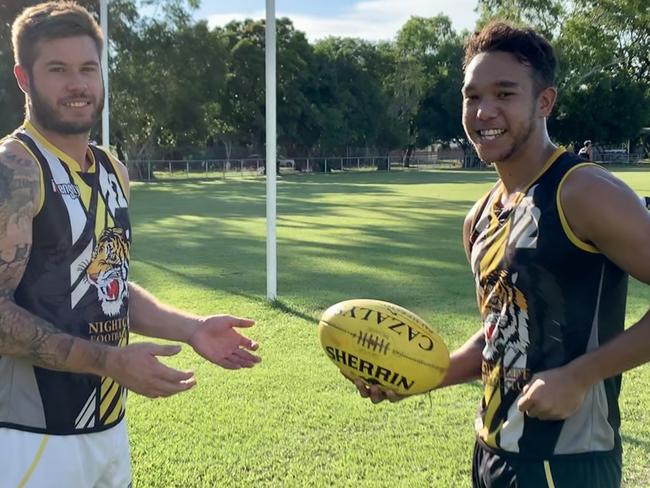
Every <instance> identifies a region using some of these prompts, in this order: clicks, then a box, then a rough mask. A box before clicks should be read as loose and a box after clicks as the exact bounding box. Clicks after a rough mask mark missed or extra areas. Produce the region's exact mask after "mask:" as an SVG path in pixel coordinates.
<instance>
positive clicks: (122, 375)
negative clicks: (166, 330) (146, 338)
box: [106, 342, 196, 398]
mask: <svg viewBox="0 0 650 488" xmlns="http://www.w3.org/2000/svg"><path fill="white" fill-rule="evenodd" d="M180 351H181V347H180V346H178V345H160V344H154V343H151V342H139V343H136V344H129V345H128V346H126V347H122V348H113V349H112V350H111V354H109V357H108V360H107V364H106V375H107V376H110V377H111V378H113V379H114V380H115V381H117V382H118V383H119V384H120V385H122V386H124V387H125V388H127V389H129V390H131V391H133V392H135V393H138V394H140V395H144V396H146V397H149V398H157V397H168V396H171V395H174V394H176V393H180V392H182V391H186V390H189V389H190V388H192V387H193V386H194V385H195V384H196V378H194V373H192V372H191V371H179V370H176V369H173V368H170V367H168V366H165V365H164V364H163V363H161V362H160V361H159V360H158V356H174V355H176V354H178V353H179V352H180Z"/></svg>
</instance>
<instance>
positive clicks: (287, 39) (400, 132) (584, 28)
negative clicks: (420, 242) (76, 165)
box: [0, 0, 650, 160]
mask: <svg viewBox="0 0 650 488" xmlns="http://www.w3.org/2000/svg"><path fill="white" fill-rule="evenodd" d="M35 3H38V2H37V1H31V0H29V1H24V0H8V1H5V2H3V3H2V5H0V111H1V112H2V113H3V114H5V117H3V118H2V119H0V130H1V131H2V133H8V132H10V131H11V130H13V128H15V127H16V126H17V125H18V124H20V122H21V120H22V117H23V103H24V100H23V97H22V94H21V93H20V92H19V90H18V89H17V87H16V85H15V82H14V81H13V75H12V69H11V68H12V65H13V58H12V53H11V49H10V27H11V21H12V20H13V18H14V17H15V16H16V15H17V13H18V12H20V10H21V9H22V8H24V7H25V6H27V5H30V4H35ZM80 3H82V4H85V5H86V6H87V7H88V8H89V9H90V10H91V11H94V12H96V11H97V10H98V5H97V4H98V2H96V0H83V1H81V2H80ZM109 5H110V10H109V29H110V31H109V32H110V45H109V55H110V62H109V64H110V65H109V76H110V83H109V90H110V107H111V141H112V143H113V144H115V145H116V146H117V147H118V150H119V152H120V153H121V154H123V155H124V157H128V158H130V159H147V158H160V157H165V158H171V159H189V158H205V157H210V158H217V157H219V158H221V157H226V158H230V157H243V156H247V155H252V154H258V155H260V154H264V143H265V87H264V21H262V20H245V21H234V22H231V23H229V24H227V25H226V26H224V27H212V28H211V27H209V26H208V24H207V23H206V22H205V21H196V20H195V19H193V17H192V11H193V9H195V8H197V7H198V0H145V1H136V0H111V1H110V4H109ZM143 6H146V7H147V8H146V9H145V10H143V9H142V7H143ZM477 8H478V11H479V14H480V18H479V21H478V23H477V29H478V28H479V27H480V26H481V25H483V24H484V23H485V22H487V21H488V19H490V18H493V17H494V16H499V17H501V18H506V19H510V20H513V21H515V22H522V23H526V24H528V25H531V26H533V27H535V28H537V29H539V30H540V31H542V32H543V33H544V34H545V35H546V36H547V37H548V38H549V39H550V40H551V41H552V44H553V45H554V47H555V48H556V52H557V54H558V58H559V73H558V87H559V90H560V96H559V100H558V104H557V107H556V109H555V111H554V115H553V116H552V118H551V119H550V120H549V127H550V132H551V135H552V137H553V138H554V139H555V140H557V141H558V142H561V143H565V144H569V143H577V142H578V141H582V140H584V139H592V140H595V141H598V142H600V143H609V144H615V143H621V142H624V141H628V140H631V141H632V142H633V143H641V144H642V143H643V142H646V143H647V142H648V141H647V140H646V141H644V140H643V138H642V136H641V129H642V127H647V126H650V109H649V107H650V104H649V103H648V102H649V101H650V3H648V2H647V0H573V1H572V2H567V1H563V0H478V5H477ZM143 11H146V12H149V13H150V14H149V15H146V16H145V15H142V13H141V12H143ZM468 35H469V33H468V32H457V31H455V30H454V28H453V26H452V23H451V20H450V19H449V18H448V17H447V16H445V15H444V14H440V15H438V16H435V17H430V18H422V17H412V18H411V19H409V20H408V21H407V22H406V23H405V24H404V25H403V26H402V28H401V29H400V31H399V32H398V33H397V36H396V37H395V39H394V40H392V41H385V42H371V41H367V40H362V39H356V38H339V37H329V38H326V39H323V40H319V41H317V42H314V43H310V42H309V41H308V40H307V38H306V36H305V34H304V33H303V32H301V31H299V30H297V29H296V28H295V26H294V25H293V23H292V22H291V20H290V19H287V18H281V19H278V21H277V47H278V52H277V76H278V79H277V125H278V150H279V153H280V154H282V155H285V156H319V155H341V156H352V155H354V156H356V155H365V154H373V153H386V152H388V151H398V150H399V151H401V152H402V154H403V156H404V158H405V160H408V157H409V155H410V154H411V153H412V152H413V151H414V150H415V149H416V148H423V147H427V146H430V145H432V144H443V145H449V144H454V145H458V146H460V147H462V148H464V149H466V150H469V146H468V143H467V141H466V139H465V137H464V133H463V129H462V126H461V113H460V109H461V95H460V87H461V84H462V77H463V67H462V59H463V44H464V41H465V39H466V37H467V36H468Z"/></svg>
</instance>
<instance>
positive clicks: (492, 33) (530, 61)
mask: <svg viewBox="0 0 650 488" xmlns="http://www.w3.org/2000/svg"><path fill="white" fill-rule="evenodd" d="M494 51H503V52H507V53H510V54H512V55H513V56H515V57H516V58H517V59H518V60H519V62H521V63H523V64H525V65H528V66H530V67H531V69H532V70H533V86H534V89H535V93H536V94H538V93H539V92H540V91H542V90H543V89H544V88H548V87H549V86H554V85H555V69H556V67H557V60H556V58H555V53H554V52H553V48H552V47H551V45H550V44H549V43H548V41H547V40H546V39H544V38H543V37H542V36H541V35H539V34H538V33H537V32H535V31H534V30H533V29H531V28H529V27H522V28H519V27H515V26H513V25H511V24H508V23H507V22H503V21H498V20H497V21H493V22H490V23H489V24H487V25H486V26H485V27H483V29H482V30H481V31H480V32H475V33H474V34H472V35H471V36H470V37H469V39H468V40H467V42H466V43H465V61H464V63H463V67H464V68H467V65H469V63H470V61H472V59H474V56H476V55H477V54H481V53H486V52H494Z"/></svg>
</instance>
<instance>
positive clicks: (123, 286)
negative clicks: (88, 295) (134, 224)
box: [86, 227, 129, 317]
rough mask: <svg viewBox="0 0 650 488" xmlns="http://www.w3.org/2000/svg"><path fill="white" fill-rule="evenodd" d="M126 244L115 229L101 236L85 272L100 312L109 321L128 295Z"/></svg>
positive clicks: (127, 253) (123, 237) (122, 234)
mask: <svg viewBox="0 0 650 488" xmlns="http://www.w3.org/2000/svg"><path fill="white" fill-rule="evenodd" d="M128 273H129V244H128V241H127V240H126V237H125V235H124V231H123V230H122V229H120V228H117V227H112V228H106V229H104V231H103V232H102V234H101V236H100V237H99V240H98V241H97V245H96V246H95V250H94V251H93V255H92V258H91V261H90V264H89V265H88V268H86V277H87V279H88V281H89V282H90V283H91V284H93V285H94V286H95V287H96V288H97V297H98V298H99V301H100V303H101V306H102V310H103V312H104V313H105V314H106V315H107V316H109V317H115V316H116V315H118V314H119V313H120V309H121V308H122V305H123V303H124V299H125V298H126V296H127V295H128V288H127V279H128Z"/></svg>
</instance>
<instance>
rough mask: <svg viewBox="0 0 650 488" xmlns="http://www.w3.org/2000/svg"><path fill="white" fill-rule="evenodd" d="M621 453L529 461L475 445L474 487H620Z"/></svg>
mask: <svg viewBox="0 0 650 488" xmlns="http://www.w3.org/2000/svg"><path fill="white" fill-rule="evenodd" d="M621 466H622V460H621V454H620V453H611V454H609V453H607V454H605V453H603V454H600V453H599V454H595V455H591V456H590V455H588V454H585V455H580V456H566V457H554V458H551V459H550V460H549V461H529V460H523V459H518V458H516V457H514V456H503V455H500V454H497V453H495V452H492V451H490V450H488V449H486V448H485V447H484V446H482V445H481V444H480V443H479V442H477V443H476V445H475V446H474V459H473V462H472V486H473V487H474V488H583V487H584V488H586V487H589V488H620V486H621Z"/></svg>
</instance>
